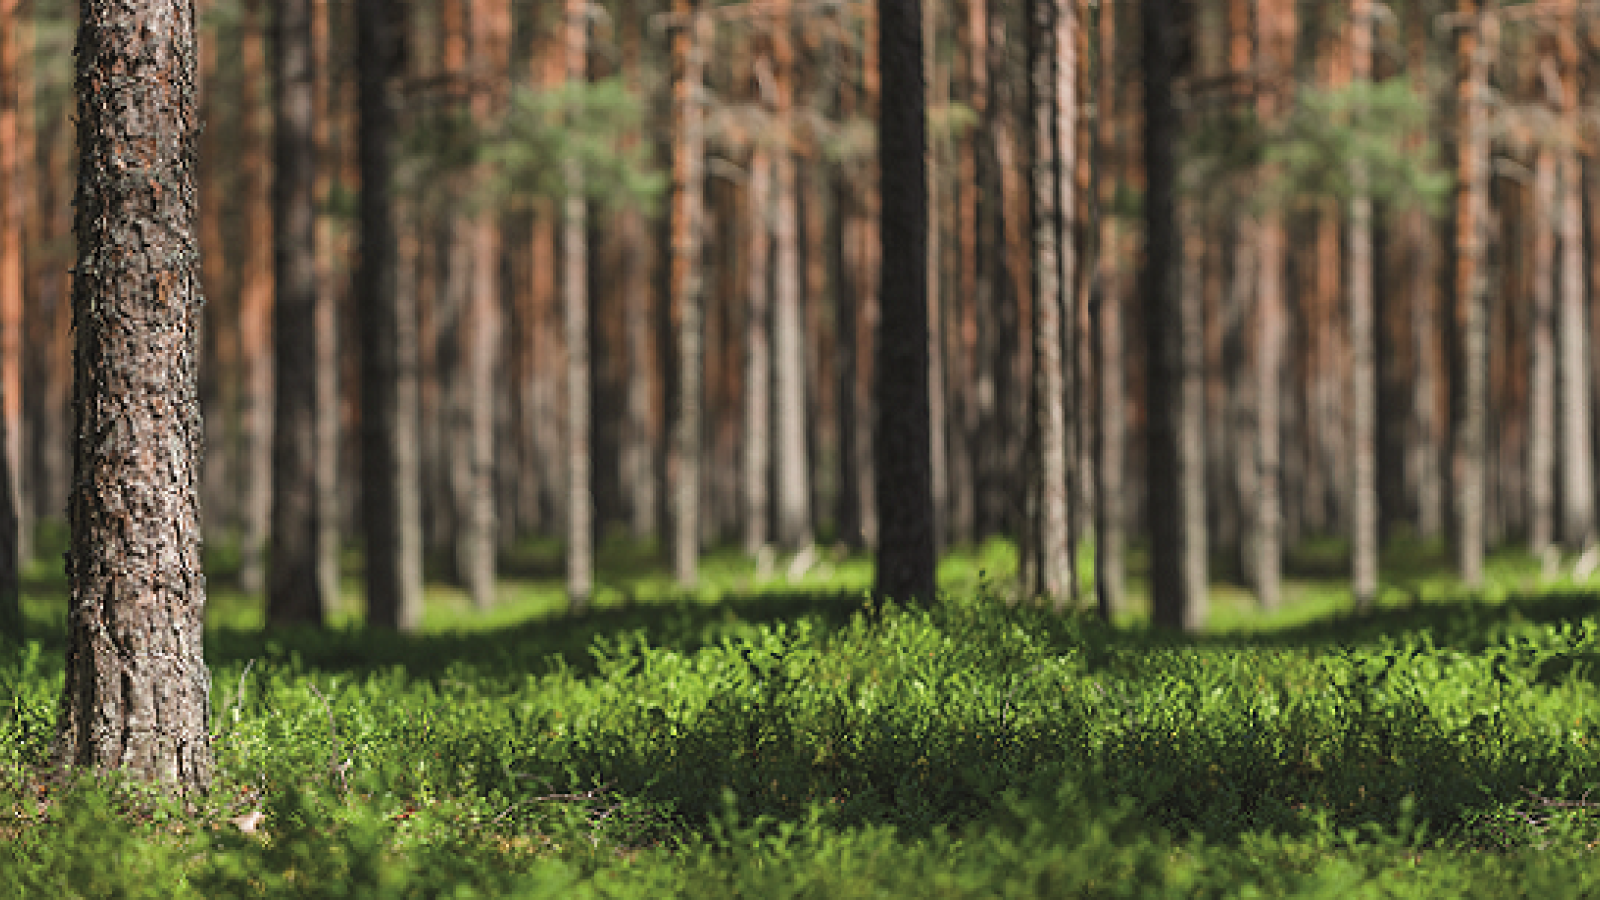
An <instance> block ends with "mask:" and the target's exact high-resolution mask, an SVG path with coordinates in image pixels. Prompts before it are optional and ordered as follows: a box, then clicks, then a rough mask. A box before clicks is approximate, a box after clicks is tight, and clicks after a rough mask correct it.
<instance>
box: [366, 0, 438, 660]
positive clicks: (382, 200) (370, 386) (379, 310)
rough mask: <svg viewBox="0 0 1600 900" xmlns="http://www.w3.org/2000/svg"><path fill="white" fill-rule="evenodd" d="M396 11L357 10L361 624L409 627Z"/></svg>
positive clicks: (414, 552)
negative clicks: (397, 191)
mask: <svg viewBox="0 0 1600 900" xmlns="http://www.w3.org/2000/svg"><path fill="white" fill-rule="evenodd" d="M402 15H403V14H402V13H401V12H400V11H399V10H396V9H395V8H394V6H393V5H392V4H390V3H387V2H385V0H360V3H359V5H358V6H357V7H356V16H357V20H356V22H357V25H356V31H357V41H358V43H357V47H356V50H357V66H358V68H359V74H360V113H361V134H360V142H361V148H360V150H361V183H362V185H363V190H362V191H361V267H360V272H359V276H358V280H357V284H356V294H357V300H358V302H359V304H360V309H361V323H362V327H361V353H362V357H361V365H362V373H361V409H362V418H361V498H362V509H361V515H362V520H363V525H364V527H365V530H366V537H367V621H368V623H370V624H372V625H377V626H380V627H384V628H395V629H401V630H411V629H414V628H416V627H417V626H418V625H420V624H421V623H422V483H421V469H420V460H419V458H418V450H419V446H418V445H419V441H420V437H421V435H420V434H419V431H420V428H419V422H418V421H417V416H418V399H419V398H418V381H417V360H418V334H417V307H416V291H415V285H411V284H408V285H402V284H401V282H400V278H399V270H400V258H399V239H398V237H397V235H396V232H395V213H394V195H393V193H392V185H393V181H394V151H395V138H396V127H395V125H396V122H395V119H396V116H397V114H398V110H399V106H400V97H399V92H398V91H397V89H396V84H395V80H396V79H397V78H398V76H399V75H400V74H401V72H402V69H403V64H402V58H401V51H400V47H401V44H400V37H401V25H402V23H403V18H402Z"/></svg>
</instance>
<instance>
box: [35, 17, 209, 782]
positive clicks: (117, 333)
mask: <svg viewBox="0 0 1600 900" xmlns="http://www.w3.org/2000/svg"><path fill="white" fill-rule="evenodd" d="M80 16H81V18H80V23H79V27H78V45H77V51H76V61H77V62H76V88H77V97H78V104H77V123H78V190H77V196H76V198H75V209H76V214H77V222H76V226H75V229H74V231H75V234H76V237H77V242H78V244H77V246H78V258H77V265H76V267H75V269H74V273H75V277H74V280H73V328H74V331H75V334H76V337H77V345H76V354H75V367H76V372H75V381H74V390H73V410H74V412H75V414H76V417H77V423H78V428H77V432H76V434H77V439H76V441H75V442H74V449H73V469H74V472H73V481H72V484H73V489H72V497H71V501H70V503H69V505H68V520H69V524H70V526H71V529H72V543H71V547H70V549H69V551H68V554H67V581H68V585H69V587H70V589H71V592H72V597H71V609H70V612H69V615H68V619H67V621H68V626H67V658H66V683H65V686H64V689H63V692H62V702H61V717H60V720H59V723H58V730H57V735H56V743H55V746H54V748H53V750H52V756H53V757H54V759H55V760H56V762H57V763H58V764H60V765H63V766H82V767H94V768H98V769H113V768H125V769H127V770H128V771H130V772H131V773H132V774H134V775H135V776H136V777H139V778H144V779H149V780H154V781H161V782H164V783H166V784H169V785H173V786H176V787H178V788H180V789H183V790H203V789H205V788H206V787H207V786H208V785H209V784H210V781H211V774H212V755H211V741H210V734H209V732H208V730H207V726H208V722H207V719H208V711H209V709H210V688H211V676H210V673H209V672H208V671H207V669H206V665H205V660H204V658H203V654H202V640H201V638H202V632H203V627H204V623H205V596H206V594H205V576H204V575H203V574H202V569H201V561H200V495H199V487H200V483H199V474H200V463H201V453H202V440H203V431H202V427H201V420H200V408H199V402H198V401H199V396H198V380H197V374H198V373H197V363H198V361H199V350H200V347H199V335H200V307H201V303H202V297H201V291H200V281H199V271H198V268H197V263H198V256H199V254H198V246H197V233H196V230H195V181H194V166H195V147H196V145H197V142H198V140H199V132H200V121H199V116H198V115H197V112H198V109H197V104H196V96H195V76H196V65H195V22H194V5H193V3H192V2H178V0H150V2H145V3H140V4H127V3H122V2H111V0H83V3H82V4H81V6H80ZM133 172H137V173H139V174H138V175H137V176H134V175H132V174H130V173H133Z"/></svg>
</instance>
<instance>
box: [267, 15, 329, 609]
mask: <svg viewBox="0 0 1600 900" xmlns="http://www.w3.org/2000/svg"><path fill="white" fill-rule="evenodd" d="M272 14H273V40H272V80H273V94H272V97H273V120H274V122H273V132H272V144H273V154H272V155H273V163H274V164H273V179H274V180H273V189H272V219H273V245H272V247H273V255H272V263H273V266H272V271H273V275H272V277H273V285H274V287H275V289H276V297H275V298H274V303H273V328H272V335H273V370H274V372H275V374H276V384H275V388H274V391H273V400H274V414H273V427H272V564H271V568H270V571H269V572H268V577H267V622H268V624H271V625H298V624H312V625H320V624H322V618H323V609H322V607H323V598H322V585H321V582H320V580H319V578H318V574H319V573H318V571H317V563H318V553H319V550H320V547H319V541H320V539H321V532H320V526H319V518H320V516H321V515H322V510H321V509H320V507H321V505H322V504H321V498H320V497H319V492H318V490H317V353H316V350H317V341H318V335H317V322H316V310H317V261H316V123H315V120H314V116H313V101H314V93H313V91H314V87H315V83H316V81H315V78H316V72H315V70H314V68H313V66H312V59H311V3H310V0H278V2H277V3H275V4H274V5H273V13H272Z"/></svg>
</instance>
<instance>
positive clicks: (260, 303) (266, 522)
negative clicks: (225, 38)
mask: <svg viewBox="0 0 1600 900" xmlns="http://www.w3.org/2000/svg"><path fill="white" fill-rule="evenodd" d="M263 15H264V14H263V12H262V3H261V0H248V2H247V4H246V18H245V21H246V23H247V24H246V27H245V28H244V29H243V32H242V34H241V37H240V41H241V48H240V63H241V66H242V69H243V74H242V78H243V84H242V85H241V91H240V93H241V95H242V96H241V98H240V100H241V103H240V113H239V114H240V116H241V117H242V119H243V127H242V128H241V132H242V135H241V139H242V142H243V143H244V149H243V152H242V154H241V157H242V158H241V160H240V163H241V167H242V168H243V170H244V171H243V179H244V187H243V190H242V194H243V197H242V198H241V199H242V201H243V206H244V258H243V260H242V261H241V270H240V273H239V276H240V280H239V362H240V377H241V379H242V381H243V384H242V385H241V390H240V401H241V403H240V405H241V407H242V409H241V410H240V431H241V435H240V447H239V456H240V460H241V463H242V465H241V466H240V467H239V488H240V492H241V498H240V501H239V507H240V513H241V516H240V518H241V524H242V526H243V527H242V528H241V530H240V535H239V589H240V590H241V591H244V592H245V593H247V594H258V593H261V592H262V591H264V590H265V589H266V587H267V560H266V548H267V541H268V539H269V536H270V533H271V523H272V447H273V438H272V424H273V415H274V413H273V410H274V400H273V396H272V392H273V381H274V379H273V370H272V355H271V353H270V352H269V351H270V350H271V348H272V347H273V338H272V320H273V313H272V300H273V283H272V277H273V260H272V247H273V240H272V185H271V177H272V176H271V174H270V165H271V160H270V157H269V155H268V154H269V149H268V148H269V144H270V139H269V137H268V134H269V127H268V121H269V118H270V115H271V109H270V106H269V104H268V101H267V97H268V93H267V75H266V50H265V48H264V46H263V43H264V39H263V34H262V32H263V31H264V30H265V23H264V22H263V20H262V16H263Z"/></svg>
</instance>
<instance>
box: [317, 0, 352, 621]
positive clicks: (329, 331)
mask: <svg viewBox="0 0 1600 900" xmlns="http://www.w3.org/2000/svg"><path fill="white" fill-rule="evenodd" d="M311 15H312V20H311V45H312V66H313V68H314V69H315V70H316V71H318V72H331V69H330V67H329V64H328V53H329V35H330V32H331V30H332V28H333V27H334V25H335V22H334V21H333V20H334V19H335V16H333V15H330V14H329V6H328V0H312V4H311ZM344 84H345V83H344V82H341V81H339V80H337V79H335V78H333V77H332V76H331V74H330V75H329V77H326V78H323V79H321V80H320V81H318V82H317V84H316V86H315V89H314V94H315V112H314V118H315V120H316V123H317V125H316V144H317V146H318V148H320V149H319V152H321V153H323V154H325V155H324V156H323V157H322V158H323V159H324V160H326V162H324V163H323V164H321V165H319V166H318V169H317V178H316V187H315V194H316V209H318V210H326V209H328V206H329V199H330V198H331V196H332V194H333V191H332V188H333V184H334V179H335V177H344V178H347V179H348V178H349V177H350V175H351V174H353V173H351V172H350V171H349V168H350V166H349V162H350V155H351V154H350V153H349V150H348V146H349V145H348V144H347V143H343V142H341V143H340V144H339V145H338V146H337V147H335V144H334V141H333V140H332V139H331V135H332V134H333V133H334V131H333V128H334V124H335V123H334V121H333V119H334V117H335V114H336V113H335V111H336V110H338V111H339V112H341V113H343V115H341V116H340V117H339V118H340V120H341V121H339V122H338V125H340V126H341V129H342V127H344V126H346V125H347V123H348V122H349V110H348V107H347V106H346V107H345V108H344V109H340V108H339V107H338V106H337V105H336V104H337V103H338V94H339V93H340V91H341V89H342V88H343V87H344ZM335 150H337V151H338V152H337V155H335V153H334V151H335ZM316 246H317V250H316V257H317V260H318V262H317V284H318V290H317V311H316V329H315V332H316V339H317V347H316V355H317V450H316V467H317V496H318V497H319V498H322V501H321V502H322V505H323V508H322V510H321V512H320V514H319V515H318V517H317V518H318V522H317V529H318V533H317V584H318V585H319V590H320V591H321V594H322V602H323V605H324V607H325V608H326V607H328V606H329V605H333V604H337V603H338V602H339V594H340V585H339V581H340V575H341V571H340V565H341V559H340V557H341V555H342V553H341V551H342V549H343V547H342V543H343V539H342V537H341V526H342V523H343V521H344V519H345V517H344V516H342V515H341V511H342V509H343V508H344V507H342V505H341V502H340V500H341V499H342V498H343V497H345V496H348V495H347V494H345V493H344V492H341V491H340V483H341V481H342V480H343V478H342V475H343V469H342V467H341V462H344V461H347V460H346V459H345V454H344V453H343V452H342V447H343V441H342V440H341V439H340V434H341V431H342V430H343V422H342V421H341V419H342V415H343V412H344V404H343V402H342V392H341V390H340V383H341V381H342V380H343V378H342V377H341V373H340V371H339V366H340V363H341V361H342V358H341V354H340V349H341V347H342V346H343V344H342V341H341V340H340V338H341V328H347V327H348V325H347V324H346V322H345V321H344V320H343V317H341V315H340V307H341V305H342V304H343V303H344V302H345V297H346V296H347V294H346V291H347V289H348V283H349V282H348V279H346V278H344V277H342V276H343V273H344V271H345V270H347V269H348V267H349V250H348V247H349V244H348V243H346V242H345V241H343V240H341V239H340V238H339V237H338V230H337V226H336V224H335V222H334V221H333V219H332V217H331V216H328V215H319V216H317V219H316ZM335 256H337V257H338V259H337V261H335Z"/></svg>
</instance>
